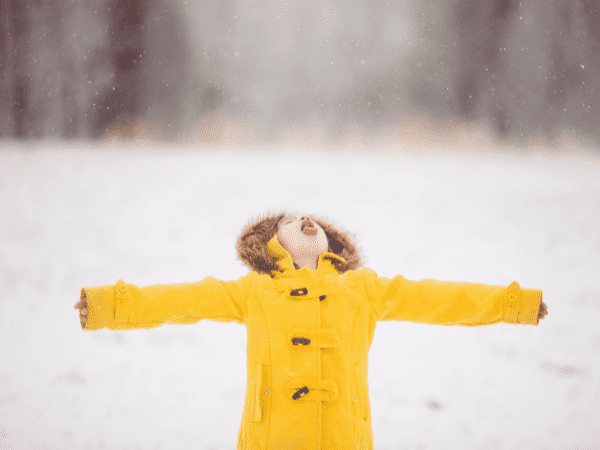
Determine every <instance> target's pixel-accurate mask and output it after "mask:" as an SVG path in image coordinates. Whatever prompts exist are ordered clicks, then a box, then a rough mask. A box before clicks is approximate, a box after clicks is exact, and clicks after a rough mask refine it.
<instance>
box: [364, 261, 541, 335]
mask: <svg viewBox="0 0 600 450" xmlns="http://www.w3.org/2000/svg"><path fill="white" fill-rule="evenodd" d="M358 272H359V273H360V274H361V277H362V279H363V282H364V286H365V290H366V294H367V297H368V298H369V301H370V303H371V305H372V307H373V309H374V311H375V314H376V315H377V320H399V321H410V322H419V323H429V324H435V325H462V326H478V325H489V324H494V323H499V322H505V323H518V324H524V325H537V324H538V321H539V318H540V317H544V316H545V314H547V308H546V305H545V304H544V303H543V302H542V291H541V290H536V289H522V288H521V287H520V286H519V284H518V283H517V282H513V283H512V284H511V285H510V286H508V287H504V286H491V285H486V284H477V283H454V282H442V281H435V280H421V281H410V280H407V279H406V278H404V277H403V276H401V275H397V276H395V277H393V278H391V279H389V278H385V277H379V276H377V274H376V273H375V272H374V271H373V270H371V269H368V268H364V269H360V270H359V271H358Z"/></svg>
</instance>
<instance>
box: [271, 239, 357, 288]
mask: <svg viewBox="0 0 600 450" xmlns="http://www.w3.org/2000/svg"><path fill="white" fill-rule="evenodd" d="M267 250H268V251H269V253H270V254H271V255H272V256H274V257H275V258H277V265H278V266H279V269H280V270H282V271H283V272H275V278H279V277H282V276H290V275H291V276H298V275H302V274H305V275H309V276H310V275H320V274H321V273H325V272H331V271H336V268H335V266H334V265H333V262H332V261H335V260H337V261H340V262H342V263H344V264H345V263H346V260H345V259H344V258H342V257H341V256H339V255H336V254H335V253H330V252H323V253H321V254H320V255H319V260H318V262H317V269H316V270H312V269H309V268H308V267H307V266H304V267H302V268H301V269H298V270H296V268H295V267H294V261H293V260H292V255H290V253H289V252H288V251H287V250H286V249H285V248H283V247H282V246H281V244H280V243H279V241H278V240H277V235H275V236H273V238H272V239H271V240H270V241H269V242H268V243H267ZM311 272H312V273H311Z"/></svg>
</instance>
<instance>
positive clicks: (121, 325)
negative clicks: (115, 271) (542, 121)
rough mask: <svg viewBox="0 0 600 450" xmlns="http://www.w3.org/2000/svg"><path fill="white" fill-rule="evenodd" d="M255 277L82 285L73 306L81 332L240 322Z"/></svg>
mask: <svg viewBox="0 0 600 450" xmlns="http://www.w3.org/2000/svg"><path fill="white" fill-rule="evenodd" d="M255 276H257V274H256V273H254V272H250V273H249V274H248V275H246V276H244V277H241V278H240V279H239V280H236V281H220V280H217V279H215V278H212V277H207V278H204V279H203V280H202V281H199V282H197V283H181V284H164V285H155V286H147V287H143V288H139V287H137V286H134V285H132V284H127V283H125V282H124V281H123V280H119V281H118V282H117V283H116V284H115V285H112V286H100V287H86V288H83V289H82V290H81V296H80V300H79V302H77V303H76V304H75V309H79V310H80V314H79V316H80V321H81V326H82V328H83V329H85V330H97V329H101V328H109V329H114V330H127V329H135V328H154V327H157V326H160V325H163V324H165V323H171V324H189V323H195V322H198V321H199V320H202V319H209V320H214V321H218V322H237V323H244V322H245V321H246V315H247V298H248V296H249V294H250V291H251V288H252V285H253V280H254V277H255Z"/></svg>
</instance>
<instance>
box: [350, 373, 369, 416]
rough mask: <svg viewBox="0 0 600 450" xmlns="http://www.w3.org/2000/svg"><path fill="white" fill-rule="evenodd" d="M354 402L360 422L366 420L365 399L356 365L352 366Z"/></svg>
mask: <svg viewBox="0 0 600 450" xmlns="http://www.w3.org/2000/svg"><path fill="white" fill-rule="evenodd" d="M354 386H355V388H354V399H353V400H354V401H356V402H357V403H358V416H359V417H360V418H361V419H362V420H367V408H366V405H365V402H366V397H365V392H364V388H363V383H362V377H361V376H360V366H359V365H358V364H357V365H356V366H354Z"/></svg>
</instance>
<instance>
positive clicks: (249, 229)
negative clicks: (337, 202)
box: [237, 211, 361, 277]
mask: <svg viewBox="0 0 600 450" xmlns="http://www.w3.org/2000/svg"><path fill="white" fill-rule="evenodd" d="M287 215H288V213H287V212H286V211H281V212H278V213H267V214H265V215H262V216H259V217H258V218H257V219H254V220H252V221H251V222H250V223H249V224H248V225H247V226H246V227H245V228H244V229H243V231H242V233H241V235H240V236H239V238H238V240H237V253H238V257H239V258H240V260H241V261H242V262H243V263H244V264H246V265H247V266H248V267H250V268H251V269H252V270H254V271H255V272H258V273H264V274H267V275H270V276H271V277H273V276H274V275H275V272H276V271H278V270H279V267H278V266H277V259H276V258H275V257H274V256H272V255H271V254H270V253H269V252H268V250H267V243H268V242H269V241H270V240H271V239H272V238H273V236H275V235H276V234H277V230H278V228H279V223H280V222H281V220H282V219H283V218H284V217H286V216H287ZM310 217H311V218H313V219H314V221H315V222H316V223H317V224H319V226H320V227H321V228H323V231H325V236H327V241H328V243H329V249H328V252H330V253H335V254H336V255H338V256H341V257H342V258H344V260H345V261H346V263H345V264H344V263H342V262H341V261H338V260H333V259H332V262H333V264H334V266H335V268H336V269H337V270H338V271H339V272H342V273H343V272H346V271H347V270H354V269H358V268H359V267H360V266H361V257H360V253H359V251H358V248H357V247H356V245H355V243H354V240H353V239H352V237H351V236H350V235H349V234H348V233H346V232H344V231H342V230H341V229H339V228H338V227H335V226H333V225H332V224H330V223H328V222H326V221H325V220H323V219H321V218H318V217H315V216H313V215H311V216H310ZM296 269H298V267H296Z"/></svg>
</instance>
